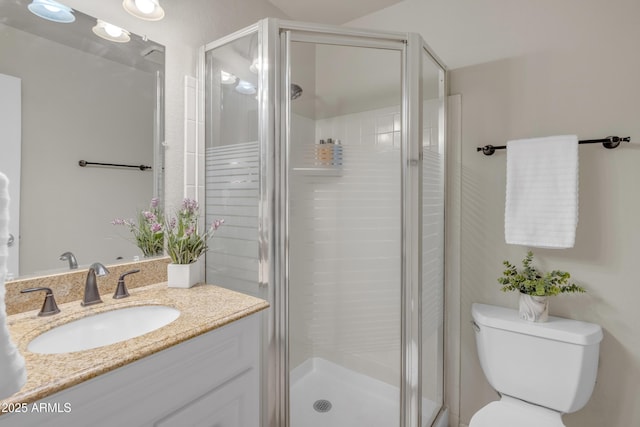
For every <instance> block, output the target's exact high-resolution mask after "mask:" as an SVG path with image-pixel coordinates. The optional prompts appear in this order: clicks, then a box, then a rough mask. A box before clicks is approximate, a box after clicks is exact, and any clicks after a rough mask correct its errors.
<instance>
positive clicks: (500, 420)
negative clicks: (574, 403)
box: [469, 400, 566, 427]
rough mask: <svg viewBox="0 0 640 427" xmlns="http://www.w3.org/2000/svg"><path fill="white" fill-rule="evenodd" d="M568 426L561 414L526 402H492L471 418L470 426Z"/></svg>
mask: <svg viewBox="0 0 640 427" xmlns="http://www.w3.org/2000/svg"><path fill="white" fill-rule="evenodd" d="M514 426H518V427H566V426H565V425H564V424H563V423H562V419H561V418H560V414H559V413H558V412H553V411H551V410H549V409H545V408H541V407H539V406H535V405H531V404H528V403H525V402H520V403H514V402H511V401H508V402H505V401H502V400H501V401H498V402H491V403H489V404H488V405H487V406H485V407H484V408H482V409H480V410H479V411H478V412H476V414H475V415H474V416H473V417H472V418H471V423H470V424H469V427H514Z"/></svg>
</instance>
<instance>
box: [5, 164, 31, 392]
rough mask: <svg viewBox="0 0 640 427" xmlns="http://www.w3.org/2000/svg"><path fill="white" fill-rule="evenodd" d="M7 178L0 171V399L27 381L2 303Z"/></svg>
mask: <svg viewBox="0 0 640 427" xmlns="http://www.w3.org/2000/svg"><path fill="white" fill-rule="evenodd" d="M8 241H9V180H8V179H7V177H6V176H5V175H4V174H3V173H2V172H0V399H2V398H5V397H8V396H11V395H12V394H14V393H15V392H17V391H18V390H20V389H21V388H22V386H23V385H24V383H25V382H26V381H27V371H26V370H25V367H24V359H23V358H22V355H21V354H20V353H19V352H18V349H17V348H16V346H15V345H14V344H13V342H11V337H10V336H9V330H8V329H7V313H6V306H5V303H4V293H5V289H4V281H5V278H6V276H7V257H8V256H9V250H8V247H7V242H8Z"/></svg>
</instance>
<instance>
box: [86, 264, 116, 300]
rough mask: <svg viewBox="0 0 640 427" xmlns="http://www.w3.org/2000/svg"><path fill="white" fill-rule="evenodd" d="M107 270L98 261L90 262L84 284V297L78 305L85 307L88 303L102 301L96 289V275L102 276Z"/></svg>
mask: <svg viewBox="0 0 640 427" xmlns="http://www.w3.org/2000/svg"><path fill="white" fill-rule="evenodd" d="M108 272H109V270H107V267H105V266H104V265H102V264H100V263H99V262H94V263H93V264H91V267H89V273H87V281H86V282H85V284H84V297H83V298H82V302H81V303H80V305H82V306H83V307H86V306H88V305H93V304H99V303H101V302H102V299H101V298H100V291H98V282H97V280H96V275H98V276H104V275H106V274H107V273H108Z"/></svg>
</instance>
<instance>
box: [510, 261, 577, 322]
mask: <svg viewBox="0 0 640 427" xmlns="http://www.w3.org/2000/svg"><path fill="white" fill-rule="evenodd" d="M532 262H533V252H531V251H528V252H527V256H526V257H525V258H524V259H523V260H522V265H523V267H524V268H523V269H521V270H518V269H517V268H516V267H515V266H514V265H513V264H511V263H510V262H509V261H504V262H503V264H504V266H505V267H506V270H504V272H503V273H502V277H499V278H498V283H500V284H501V285H502V288H501V290H502V291H503V292H507V291H519V292H520V301H519V310H520V317H521V318H522V319H524V320H528V321H532V322H546V321H547V319H548V318H549V299H548V297H550V296H553V295H558V294H564V293H572V292H586V291H585V289H584V288H583V287H581V286H578V285H576V284H575V283H569V279H570V278H571V275H570V274H569V273H567V272H566V271H560V270H553V271H551V272H548V273H542V272H540V271H539V270H538V269H537V268H535V267H534V266H533V265H531V263H532Z"/></svg>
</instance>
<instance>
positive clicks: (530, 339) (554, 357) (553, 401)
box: [471, 304, 602, 413]
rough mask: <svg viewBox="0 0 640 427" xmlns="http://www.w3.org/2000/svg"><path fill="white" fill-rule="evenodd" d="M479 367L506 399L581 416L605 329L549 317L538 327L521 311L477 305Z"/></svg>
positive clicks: (589, 395) (594, 375) (587, 397)
mask: <svg viewBox="0 0 640 427" xmlns="http://www.w3.org/2000/svg"><path fill="white" fill-rule="evenodd" d="M471 314H472V317H473V322H474V329H475V331H476V333H475V335H476V345H477V347H478V357H479V359H480V365H481V366H482V370H483V371H484V374H485V376H486V377H487V380H488V381H489V384H491V386H492V387H493V388H494V389H495V390H496V391H498V392H499V393H500V394H506V395H508V396H512V397H515V398H518V399H521V400H524V401H527V402H530V403H535V404H537V405H541V406H544V407H547V408H550V409H554V410H556V411H559V412H562V413H570V412H575V411H578V410H580V409H581V408H582V407H583V406H584V405H585V404H586V403H587V401H588V400H589V398H590V397H591V393H592V392H593V387H594V386H595V382H596V374H597V371H598V356H599V352H600V341H601V340H602V328H601V327H600V326H599V325H595V324H593V323H587V322H580V321H577V320H571V319H564V318H561V317H553V316H550V317H549V321H548V322H545V323H534V322H528V321H526V320H522V319H520V318H519V317H518V311H517V310H511V309H508V308H504V307H496V306H493V305H486V304H473V305H472V308H471Z"/></svg>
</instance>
